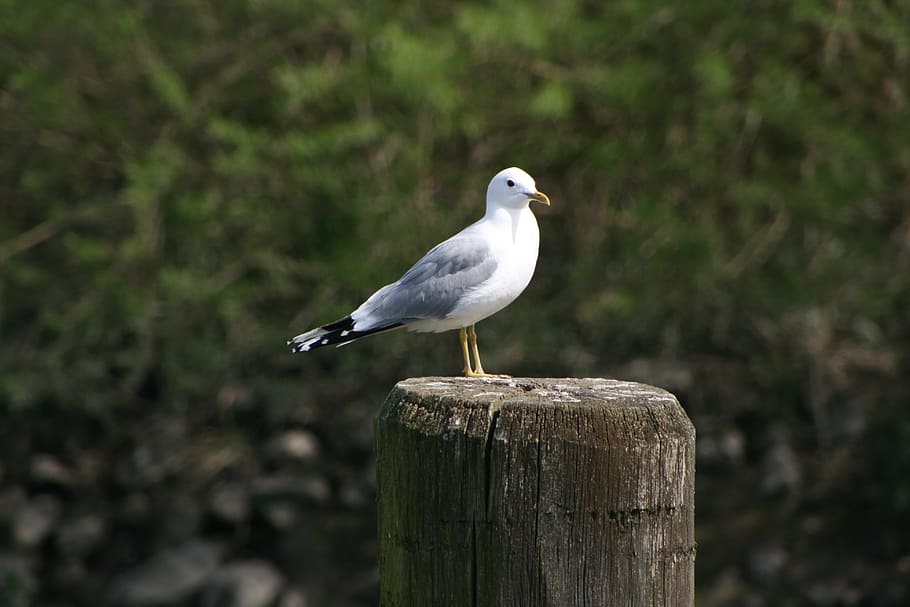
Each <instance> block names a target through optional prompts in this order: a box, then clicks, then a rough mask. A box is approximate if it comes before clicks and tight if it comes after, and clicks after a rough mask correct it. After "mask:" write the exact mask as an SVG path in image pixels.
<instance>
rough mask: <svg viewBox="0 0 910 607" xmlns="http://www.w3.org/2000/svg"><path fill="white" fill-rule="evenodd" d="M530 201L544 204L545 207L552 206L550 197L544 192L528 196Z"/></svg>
mask: <svg viewBox="0 0 910 607" xmlns="http://www.w3.org/2000/svg"><path fill="white" fill-rule="evenodd" d="M528 199H529V200H536V201H537V202H542V203H544V204H545V205H547V206H550V197H549V196H547V195H546V194H544V193H543V192H534V193H533V194H528Z"/></svg>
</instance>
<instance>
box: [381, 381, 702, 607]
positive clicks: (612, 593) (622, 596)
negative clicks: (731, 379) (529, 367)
mask: <svg viewBox="0 0 910 607" xmlns="http://www.w3.org/2000/svg"><path fill="white" fill-rule="evenodd" d="M376 450H377V472H376V475H377V483H378V499H379V552H380V557H379V568H380V597H381V600H380V604H381V605H382V607H423V606H446V607H448V606H453V607H460V606H471V607H503V606H516V607H542V606H544V605H547V606H554V607H572V606H582V605H584V606H587V607H610V606H617V607H619V606H622V607H638V606H648V607H652V606H653V607H658V606H666V607H691V606H692V605H693V603H694V597H693V595H694V583H693V578H694V571H695V539H694V500H695V476H694V475H695V463H694V458H695V430H694V428H693V426H692V424H691V422H690V421H689V419H688V417H687V416H686V414H685V412H684V411H683V409H682V407H680V405H679V403H678V402H677V400H676V398H675V397H674V396H673V395H672V394H670V393H668V392H665V391H664V390H660V389H658V388H654V387H651V386H646V385H643V384H636V383H631V382H622V381H613V380H606V379H518V378H516V379H510V380H477V379H462V378H442V377H430V378H422V379H409V380H407V381H403V382H400V383H399V384H398V385H397V386H395V389H394V390H392V392H391V393H390V394H389V397H388V398H387V399H386V401H385V404H384V405H383V408H382V411H381V412H380V413H379V416H378V417H377V420H376Z"/></svg>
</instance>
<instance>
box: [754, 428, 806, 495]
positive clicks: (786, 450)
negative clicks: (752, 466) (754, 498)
mask: <svg viewBox="0 0 910 607" xmlns="http://www.w3.org/2000/svg"><path fill="white" fill-rule="evenodd" d="M800 479H801V475H800V469H799V458H798V457H797V456H796V453H795V452H794V451H793V448H792V447H790V445H789V444H787V443H785V442H783V441H779V442H776V443H774V444H773V445H772V446H771V448H770V449H768V451H767V452H766V453H765V456H764V458H763V459H762V463H761V490H762V493H764V494H765V495H779V494H782V493H790V492H792V491H794V490H796V489H797V488H798V486H799V483H800Z"/></svg>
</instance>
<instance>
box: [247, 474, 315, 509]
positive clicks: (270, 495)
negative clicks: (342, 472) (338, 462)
mask: <svg viewBox="0 0 910 607" xmlns="http://www.w3.org/2000/svg"><path fill="white" fill-rule="evenodd" d="M330 493H331V490H330V488H329V483H328V482H327V481H326V480H325V479H324V478H322V477H321V476H315V475H310V476H284V475H276V476H267V477H264V478H259V479H256V481H255V482H254V483H253V496H254V497H255V498H256V499H257V500H272V499H282V500H286V501H291V502H297V503H306V504H322V503H324V502H325V501H326V500H327V499H328V497H329V494H330Z"/></svg>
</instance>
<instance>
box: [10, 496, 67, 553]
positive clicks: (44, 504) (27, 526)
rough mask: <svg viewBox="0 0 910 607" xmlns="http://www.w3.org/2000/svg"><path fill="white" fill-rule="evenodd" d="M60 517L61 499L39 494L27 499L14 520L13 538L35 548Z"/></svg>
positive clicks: (21, 544) (18, 542) (22, 544)
mask: <svg viewBox="0 0 910 607" xmlns="http://www.w3.org/2000/svg"><path fill="white" fill-rule="evenodd" d="M59 517H60V501H59V500H58V499H57V498H55V497H54V496H52V495H39V496H37V497H35V498H34V499H31V500H29V501H27V502H26V503H25V504H23V505H22V507H21V508H19V511H18V512H16V515H15V518H14V520H13V539H14V541H15V542H16V544H17V545H18V546H21V547H23V548H34V547H35V546H37V545H38V544H40V543H41V542H42V541H44V539H45V538H46V537H47V536H48V534H49V533H50V532H51V531H53V529H54V526H55V525H56V524H57V519H58V518H59Z"/></svg>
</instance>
